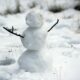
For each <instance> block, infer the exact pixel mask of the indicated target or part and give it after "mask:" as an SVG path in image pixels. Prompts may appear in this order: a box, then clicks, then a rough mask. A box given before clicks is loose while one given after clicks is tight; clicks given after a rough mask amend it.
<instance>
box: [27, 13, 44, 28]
mask: <svg viewBox="0 0 80 80" xmlns="http://www.w3.org/2000/svg"><path fill="white" fill-rule="evenodd" d="M26 23H27V24H28V25H29V27H31V28H41V27H42V25H43V17H42V15H41V14H39V13H35V12H30V13H29V14H28V15H27V17H26Z"/></svg>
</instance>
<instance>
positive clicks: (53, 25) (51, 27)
mask: <svg viewBox="0 0 80 80" xmlns="http://www.w3.org/2000/svg"><path fill="white" fill-rule="evenodd" d="M58 22H59V19H57V22H56V23H55V24H54V25H53V26H52V27H51V28H50V29H49V30H48V31H47V32H49V31H51V29H52V28H53V27H54V26H56V24H58Z"/></svg>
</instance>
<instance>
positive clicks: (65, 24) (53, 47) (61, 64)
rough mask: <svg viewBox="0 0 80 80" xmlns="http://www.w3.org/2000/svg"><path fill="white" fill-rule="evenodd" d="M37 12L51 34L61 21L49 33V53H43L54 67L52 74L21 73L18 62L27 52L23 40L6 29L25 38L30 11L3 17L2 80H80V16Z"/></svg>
mask: <svg viewBox="0 0 80 80" xmlns="http://www.w3.org/2000/svg"><path fill="white" fill-rule="evenodd" d="M2 1H3V0H2ZM34 10H35V11H38V12H40V13H41V14H42V15H43V16H44V19H45V21H44V29H45V30H48V29H49V28H50V27H51V26H52V25H53V24H54V23H55V22H56V20H57V18H58V19H59V24H58V25H56V26H55V27H54V28H53V29H52V30H51V31H50V32H49V33H48V36H47V40H46V43H47V44H46V46H47V49H46V50H45V53H43V56H44V57H45V58H47V60H48V61H49V62H51V63H52V66H53V67H52V72H45V73H31V72H25V71H24V70H20V69H19V65H18V59H19V57H20V56H21V55H22V54H23V53H24V51H25V50H26V48H24V47H23V45H22V43H21V40H20V38H19V37H17V36H14V35H12V34H10V33H8V32H7V31H5V30H4V29H3V28H2V27H3V26H5V27H8V28H11V27H12V26H14V28H16V31H15V32H17V33H19V34H22V33H23V31H24V30H25V29H26V28H27V27H28V25H26V22H25V17H26V15H27V13H28V12H29V11H28V12H26V13H21V14H15V15H7V16H5V17H3V16H0V80H80V76H79V74H80V62H79V61H80V33H79V32H80V27H79V26H80V12H79V11H76V10H74V9H69V10H65V11H63V12H60V13H57V14H55V13H50V12H48V11H43V10H39V9H34ZM51 63H50V64H51ZM29 66H30V65H29ZM49 66H50V65H49Z"/></svg>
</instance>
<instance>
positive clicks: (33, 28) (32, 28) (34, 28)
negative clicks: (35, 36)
mask: <svg viewBox="0 0 80 80" xmlns="http://www.w3.org/2000/svg"><path fill="white" fill-rule="evenodd" d="M29 29H31V30H38V29H41V28H36V27H29Z"/></svg>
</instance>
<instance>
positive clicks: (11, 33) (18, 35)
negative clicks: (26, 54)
mask: <svg viewBox="0 0 80 80" xmlns="http://www.w3.org/2000/svg"><path fill="white" fill-rule="evenodd" d="M3 28H4V29H5V30H6V31H8V32H10V33H11V34H14V35H16V36H19V37H21V38H24V36H22V35H20V34H17V33H14V32H13V31H11V30H10V29H8V28H6V27H3Z"/></svg>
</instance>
